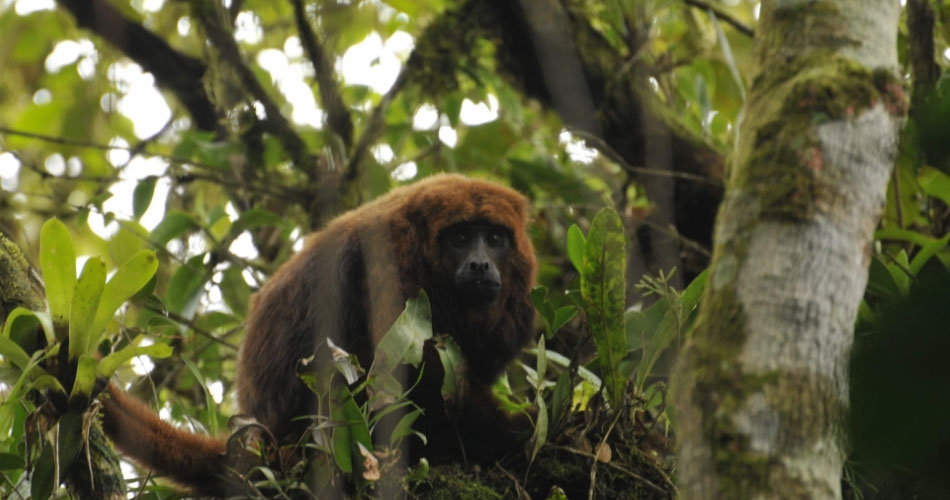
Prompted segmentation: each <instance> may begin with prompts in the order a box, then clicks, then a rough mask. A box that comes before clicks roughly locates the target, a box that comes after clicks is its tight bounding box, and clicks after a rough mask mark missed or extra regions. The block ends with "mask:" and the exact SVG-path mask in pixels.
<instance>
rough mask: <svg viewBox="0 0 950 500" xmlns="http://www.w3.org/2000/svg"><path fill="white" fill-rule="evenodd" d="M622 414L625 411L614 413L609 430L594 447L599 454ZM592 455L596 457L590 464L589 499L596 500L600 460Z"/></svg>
mask: <svg viewBox="0 0 950 500" xmlns="http://www.w3.org/2000/svg"><path fill="white" fill-rule="evenodd" d="M621 415H623V412H622V411H620V410H617V414H616V415H614V419H613V421H612V422H610V426H609V427H607V432H605V433H604V437H602V438H601V439H600V444H599V445H597V447H596V448H594V451H595V452H596V453H597V454H600V450H602V449H603V447H604V444H605V443H607V438H608V437H610V433H611V432H613V430H614V426H615V425H617V422H618V421H619V420H620V416H621ZM592 456H593V457H594V459H593V460H592V461H591V464H590V489H589V490H587V499H588V500H594V490H595V488H594V487H595V486H597V462H599V461H600V460H599V459H598V457H597V455H593V454H592ZM607 463H610V462H607Z"/></svg>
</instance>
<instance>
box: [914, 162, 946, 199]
mask: <svg viewBox="0 0 950 500" xmlns="http://www.w3.org/2000/svg"><path fill="white" fill-rule="evenodd" d="M917 181H918V182H920V188H921V189H922V190H923V191H924V192H925V193H927V194H928V195H930V196H933V197H934V198H938V199H939V200H940V201H942V202H944V204H947V205H950V177H948V176H947V174H945V173H943V172H941V171H939V170H937V169H935V168H933V167H927V166H925V167H922V168H921V169H920V171H919V172H918V174H917Z"/></svg>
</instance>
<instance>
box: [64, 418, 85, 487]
mask: <svg viewBox="0 0 950 500" xmlns="http://www.w3.org/2000/svg"><path fill="white" fill-rule="evenodd" d="M84 409H85V408H83V409H79V410H69V411H67V412H66V413H65V414H64V415H63V416H62V417H61V418H60V419H59V423H58V425H59V440H58V441H59V442H58V445H59V453H58V456H59V470H60V474H65V473H66V472H67V471H69V468H70V467H72V465H73V461H75V460H76V456H77V455H79V450H81V449H82V444H83V432H82V425H83V410H84Z"/></svg>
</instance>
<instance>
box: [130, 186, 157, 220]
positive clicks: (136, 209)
mask: <svg viewBox="0 0 950 500" xmlns="http://www.w3.org/2000/svg"><path fill="white" fill-rule="evenodd" d="M157 180H158V177H156V176H154V175H150V176H148V177H146V178H144V179H142V180H140V181H139V182H138V184H136V185H135V191H133V192H132V213H133V214H134V216H135V220H139V219H141V218H142V215H143V214H144V213H145V211H146V210H148V206H149V205H151V204H152V196H154V195H155V181H157Z"/></svg>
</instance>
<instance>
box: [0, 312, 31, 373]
mask: <svg viewBox="0 0 950 500" xmlns="http://www.w3.org/2000/svg"><path fill="white" fill-rule="evenodd" d="M9 323H10V322H8V324H9ZM0 356H2V357H3V359H6V360H8V361H10V362H11V363H13V364H14V365H16V366H17V367H19V368H20V370H24V369H26V366H27V365H29V364H30V355H29V354H27V353H26V351H24V350H23V349H22V348H21V347H20V346H19V345H17V343H16V342H14V341H12V340H10V338H9V337H7V336H6V335H4V336H3V337H0Z"/></svg>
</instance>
